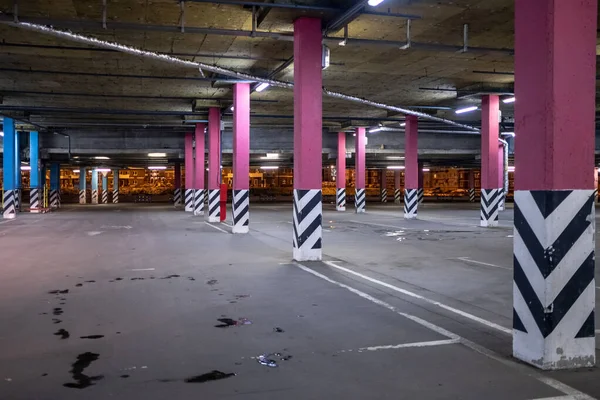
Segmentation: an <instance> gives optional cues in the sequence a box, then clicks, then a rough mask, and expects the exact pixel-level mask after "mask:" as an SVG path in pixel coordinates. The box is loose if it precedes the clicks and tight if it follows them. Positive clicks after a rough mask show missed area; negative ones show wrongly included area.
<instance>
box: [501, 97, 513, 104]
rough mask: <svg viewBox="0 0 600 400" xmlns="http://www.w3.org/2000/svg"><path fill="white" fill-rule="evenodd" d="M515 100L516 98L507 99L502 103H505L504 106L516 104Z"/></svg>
mask: <svg viewBox="0 0 600 400" xmlns="http://www.w3.org/2000/svg"><path fill="white" fill-rule="evenodd" d="M515 100H516V98H515V97H509V98H507V99H504V100H502V102H503V103H504V104H509V103H514V102H515Z"/></svg>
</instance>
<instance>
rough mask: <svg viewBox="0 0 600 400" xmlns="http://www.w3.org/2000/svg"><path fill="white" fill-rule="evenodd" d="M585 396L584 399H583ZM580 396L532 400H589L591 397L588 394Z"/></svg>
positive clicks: (536, 399)
mask: <svg viewBox="0 0 600 400" xmlns="http://www.w3.org/2000/svg"><path fill="white" fill-rule="evenodd" d="M582 396H583V397H582ZM582 396H579V395H575V396H569V395H567V396H556V397H538V398H535V399H532V400H580V399H581V400H585V399H589V398H590V397H589V396H588V395H586V394H584V395H582Z"/></svg>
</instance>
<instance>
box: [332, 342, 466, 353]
mask: <svg viewBox="0 0 600 400" xmlns="http://www.w3.org/2000/svg"><path fill="white" fill-rule="evenodd" d="M458 343H460V339H445V340H431V341H429V342H415V343H403V344H392V345H388V346H371V347H361V348H359V349H358V350H356V351H357V352H359V353H360V352H363V351H379V350H396V349H408V348H411V347H433V346H445V345H448V344H458ZM348 351H352V350H342V351H341V352H340V353H345V352H348Z"/></svg>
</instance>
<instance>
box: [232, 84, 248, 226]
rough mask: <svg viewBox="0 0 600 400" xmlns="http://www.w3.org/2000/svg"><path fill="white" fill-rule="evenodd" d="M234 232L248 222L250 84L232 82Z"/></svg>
mask: <svg viewBox="0 0 600 400" xmlns="http://www.w3.org/2000/svg"><path fill="white" fill-rule="evenodd" d="M232 201H233V203H232V218H233V227H232V232H233V233H248V231H249V223H250V84H249V83H236V84H234V85H233V200H232Z"/></svg>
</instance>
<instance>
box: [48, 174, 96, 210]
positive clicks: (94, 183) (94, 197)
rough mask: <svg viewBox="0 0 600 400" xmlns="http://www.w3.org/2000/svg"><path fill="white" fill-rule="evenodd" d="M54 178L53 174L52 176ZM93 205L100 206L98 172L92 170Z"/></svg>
mask: <svg viewBox="0 0 600 400" xmlns="http://www.w3.org/2000/svg"><path fill="white" fill-rule="evenodd" d="M50 178H52V174H51V175H50ZM92 204H98V170H97V169H96V168H94V169H92Z"/></svg>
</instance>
